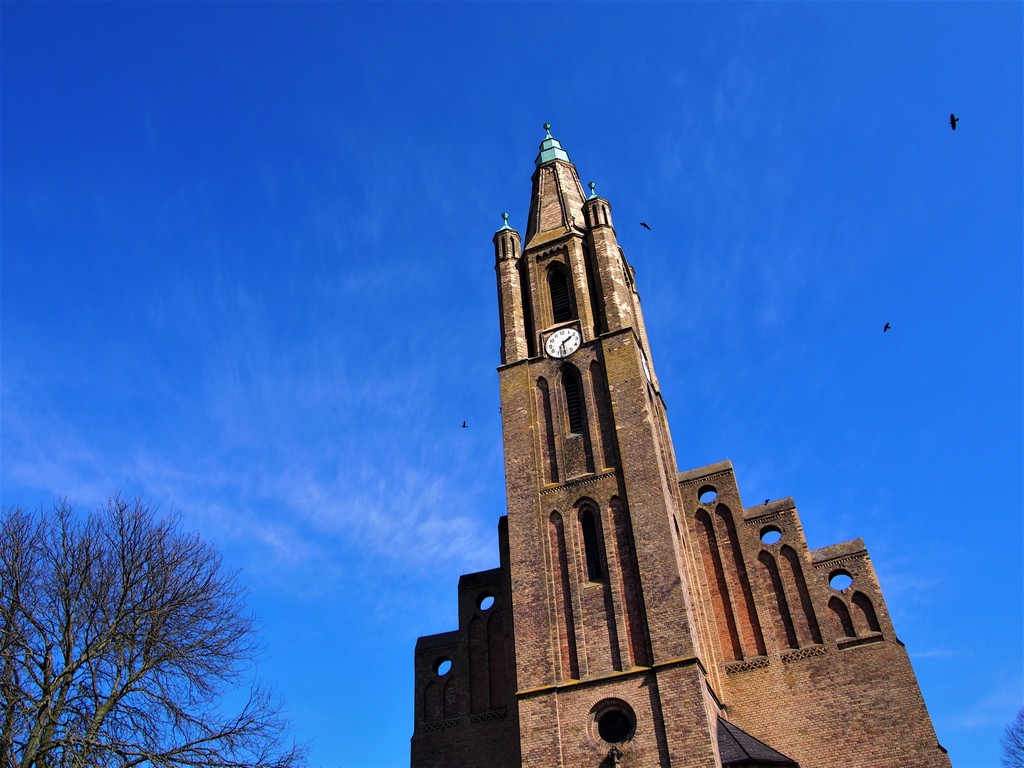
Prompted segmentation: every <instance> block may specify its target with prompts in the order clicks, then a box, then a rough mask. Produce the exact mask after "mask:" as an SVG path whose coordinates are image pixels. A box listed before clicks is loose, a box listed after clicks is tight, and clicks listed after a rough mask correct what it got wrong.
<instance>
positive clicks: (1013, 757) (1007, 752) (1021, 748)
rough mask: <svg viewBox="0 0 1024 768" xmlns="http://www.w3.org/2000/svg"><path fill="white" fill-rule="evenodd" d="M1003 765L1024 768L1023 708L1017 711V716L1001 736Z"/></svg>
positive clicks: (1011, 767)
mask: <svg viewBox="0 0 1024 768" xmlns="http://www.w3.org/2000/svg"><path fill="white" fill-rule="evenodd" d="M1003 765H1005V766H1006V768H1024V707H1021V708H1020V709H1018V710H1017V716H1016V717H1015V718H1013V722H1011V723H1010V724H1009V725H1008V726H1006V733H1004V734H1003Z"/></svg>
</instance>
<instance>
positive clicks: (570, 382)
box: [562, 371, 583, 435]
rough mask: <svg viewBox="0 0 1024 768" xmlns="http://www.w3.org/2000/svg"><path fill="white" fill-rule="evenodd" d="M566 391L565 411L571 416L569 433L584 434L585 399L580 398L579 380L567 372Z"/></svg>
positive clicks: (563, 382) (564, 378) (565, 379)
mask: <svg viewBox="0 0 1024 768" xmlns="http://www.w3.org/2000/svg"><path fill="white" fill-rule="evenodd" d="M562 384H563V385H564V389H565V410H566V413H567V414H568V416H569V432H571V433H572V434H574V435H582V434H583V398H582V397H581V396H580V382H579V379H578V378H576V377H575V376H573V375H572V373H571V372H569V371H566V372H565V374H564V377H563V379H562Z"/></svg>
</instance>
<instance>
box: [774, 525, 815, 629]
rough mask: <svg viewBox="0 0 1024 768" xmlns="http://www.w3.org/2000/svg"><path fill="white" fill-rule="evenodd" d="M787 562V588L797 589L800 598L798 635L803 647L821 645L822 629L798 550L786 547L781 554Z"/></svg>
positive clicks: (796, 593)
mask: <svg viewBox="0 0 1024 768" xmlns="http://www.w3.org/2000/svg"><path fill="white" fill-rule="evenodd" d="M779 554H780V555H782V558H783V559H784V560H785V561H786V564H787V568H786V576H787V578H788V580H789V584H787V587H789V586H792V587H795V588H796V590H795V592H793V591H791V592H790V594H794V595H796V596H798V597H799V598H800V611H799V612H798V613H797V634H798V635H799V636H800V643H801V645H803V644H806V643H820V642H821V629H820V628H819V627H818V617H817V616H815V614H814V605H813V604H812V603H811V595H810V593H809V592H808V591H807V582H806V581H805V580H804V572H803V568H801V567H800V556H799V555H797V553H796V550H795V549H793V548H792V547H791V546H789V545H788V544H786V545H784V546H783V547H782V549H781V550H780V552H779Z"/></svg>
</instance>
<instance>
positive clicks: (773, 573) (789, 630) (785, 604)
mask: <svg viewBox="0 0 1024 768" xmlns="http://www.w3.org/2000/svg"><path fill="white" fill-rule="evenodd" d="M757 559H758V560H760V561H761V565H763V566H764V570H765V576H766V577H767V578H768V584H769V586H770V587H771V592H772V594H774V595H775V605H776V607H777V608H778V615H779V620H780V621H779V623H778V624H776V627H775V631H776V636H777V637H778V640H779V646H780V647H782V648H799V647H800V644H799V642H798V641H797V639H796V630H795V629H794V628H793V617H792V616H791V615H790V613H789V601H788V600H787V599H786V592H785V590H784V589H783V587H782V578H781V577H780V576H779V567H778V565H777V564H776V562H775V558H774V557H772V556H771V554H769V553H768V552H765V551H763V550H762V551H761V554H759V555H758V556H757Z"/></svg>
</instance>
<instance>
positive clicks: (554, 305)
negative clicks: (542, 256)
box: [548, 267, 574, 323]
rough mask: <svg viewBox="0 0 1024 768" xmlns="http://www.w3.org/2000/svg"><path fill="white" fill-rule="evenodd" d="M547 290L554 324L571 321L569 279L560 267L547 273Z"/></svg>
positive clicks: (553, 268)
mask: <svg viewBox="0 0 1024 768" xmlns="http://www.w3.org/2000/svg"><path fill="white" fill-rule="evenodd" d="M548 289H549V290H550V291H551V313H552V317H553V319H554V322H556V323H564V322H565V321H566V320H572V319H573V316H574V313H573V309H572V296H571V295H570V293H569V278H568V276H567V275H566V273H565V270H564V269H562V268H561V267H552V268H551V269H550V270H549V271H548Z"/></svg>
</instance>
